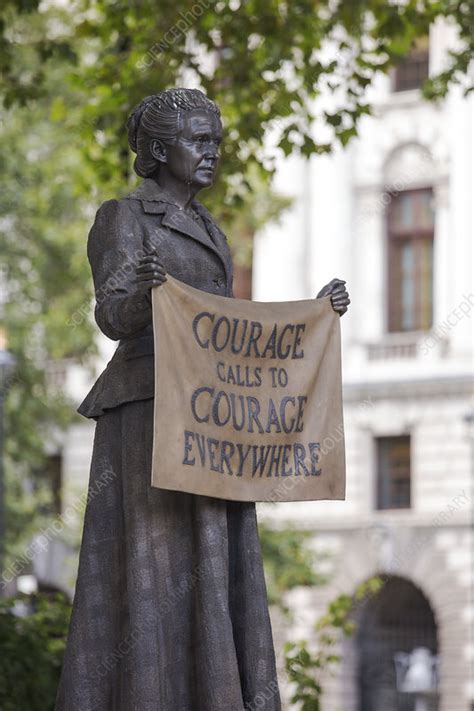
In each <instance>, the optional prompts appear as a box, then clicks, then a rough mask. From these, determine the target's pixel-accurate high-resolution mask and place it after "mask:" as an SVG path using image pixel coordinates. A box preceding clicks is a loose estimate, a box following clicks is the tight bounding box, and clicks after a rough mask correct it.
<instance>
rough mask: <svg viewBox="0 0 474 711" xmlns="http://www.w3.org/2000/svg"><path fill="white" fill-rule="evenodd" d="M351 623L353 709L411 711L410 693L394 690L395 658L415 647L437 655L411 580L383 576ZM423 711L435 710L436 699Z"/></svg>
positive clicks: (429, 616) (432, 622)
mask: <svg viewBox="0 0 474 711" xmlns="http://www.w3.org/2000/svg"><path fill="white" fill-rule="evenodd" d="M356 619H357V633H356V638H355V640H354V642H355V650H356V655H357V667H358V687H359V693H358V696H359V699H358V700H359V704H358V710H359V711H382V710H383V711H415V705H416V700H415V695H414V694H406V693H402V692H401V691H399V690H398V689H397V686H398V685H397V678H396V677H397V674H396V662H395V660H396V656H397V655H399V654H400V653H402V654H403V653H404V654H410V653H412V652H413V651H414V650H415V649H417V648H418V649H419V648H423V649H425V650H427V651H428V652H429V653H430V654H432V655H436V654H437V653H438V635H437V624H436V619H435V615H434V612H433V609H432V607H431V605H430V602H429V600H428V599H427V598H426V597H425V595H424V594H423V592H422V591H421V590H420V589H419V588H418V587H417V586H416V585H414V584H413V583H412V582H411V581H410V580H407V579H405V578H399V577H396V576H393V577H387V578H386V580H385V584H384V586H383V587H382V589H381V590H380V592H379V593H377V594H376V595H375V596H373V597H371V598H369V599H368V600H367V601H366V602H365V604H364V605H363V607H362V609H361V610H359V611H358V614H357V615H356ZM416 708H418V705H416ZM423 708H426V709H429V711H435V709H437V698H436V696H433V698H432V699H431V703H430V705H429V706H424V707H423Z"/></svg>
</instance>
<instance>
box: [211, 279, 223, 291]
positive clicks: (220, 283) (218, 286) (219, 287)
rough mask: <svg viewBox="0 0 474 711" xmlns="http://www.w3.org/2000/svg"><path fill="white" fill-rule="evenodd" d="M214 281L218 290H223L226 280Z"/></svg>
mask: <svg viewBox="0 0 474 711" xmlns="http://www.w3.org/2000/svg"><path fill="white" fill-rule="evenodd" d="M212 281H213V282H214V284H215V287H216V289H217V290H219V289H222V287H223V286H224V284H225V279H223V278H222V277H218V278H216V279H213V280H212Z"/></svg>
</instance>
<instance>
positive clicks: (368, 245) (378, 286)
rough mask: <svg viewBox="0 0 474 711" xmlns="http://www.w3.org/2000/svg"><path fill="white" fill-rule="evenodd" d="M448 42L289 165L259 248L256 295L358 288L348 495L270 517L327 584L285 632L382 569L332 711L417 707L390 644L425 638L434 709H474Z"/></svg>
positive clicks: (436, 37) (473, 304) (468, 246)
mask: <svg viewBox="0 0 474 711" xmlns="http://www.w3.org/2000/svg"><path fill="white" fill-rule="evenodd" d="M448 40H449V32H448V31H447V29H446V28H441V27H440V28H436V29H435V30H434V31H433V32H432V34H431V37H430V41H429V43H428V41H427V42H426V45H424V46H422V47H420V48H419V50H418V51H417V52H414V53H413V54H412V55H411V57H410V58H409V59H408V60H407V61H406V62H405V63H404V64H403V65H400V66H399V67H398V69H397V70H396V71H395V72H394V73H393V75H392V76H391V77H390V78H386V77H382V78H380V80H379V82H378V84H377V86H376V87H375V89H374V95H373V97H371V98H372V99H373V101H374V116H373V117H371V118H367V119H366V120H364V123H363V125H362V127H361V131H360V137H359V138H358V139H357V140H355V141H354V142H353V143H351V144H350V146H349V147H348V148H347V149H346V150H344V151H342V150H340V151H336V153H335V154H333V155H332V156H331V157H327V158H326V157H315V158H314V159H312V160H310V161H309V162H308V161H306V160H304V159H298V158H295V157H293V158H291V159H286V160H283V161H281V163H280V165H279V169H278V174H277V187H278V189H280V190H281V191H282V192H284V193H286V194H290V195H292V196H294V198H295V202H294V206H293V209H292V210H291V211H289V212H288V213H286V216H285V217H284V219H283V220H282V221H281V224H280V225H278V226H272V227H270V228H269V229H268V230H267V231H266V232H265V233H264V234H262V235H261V236H260V238H259V239H258V240H257V242H256V245H255V258H254V293H253V297H254V298H255V299H257V300H263V301H267V300H283V299H284V300H290V299H304V298H311V297H313V296H315V295H316V294H317V292H318V291H319V289H320V288H321V286H322V285H323V284H325V283H326V282H327V281H329V280H330V279H331V278H332V277H335V276H337V277H341V278H344V279H346V280H347V284H348V289H349V292H350V294H351V299H352V304H351V306H350V309H349V315H348V316H344V317H343V319H342V323H341V325H342V333H343V379H344V394H345V395H344V396H345V410H344V411H345V435H346V446H347V474H348V479H347V500H346V501H345V502H317V503H296V504H293V503H286V504H282V503H279V504H277V505H275V506H272V507H271V508H270V509H269V508H268V507H266V508H265V513H264V515H265V516H266V517H268V519H271V520H272V521H276V522H279V523H283V522H285V523H293V524H294V523H295V522H297V524H298V526H305V527H306V528H307V529H309V530H312V531H314V532H315V545H317V546H318V548H320V549H321V550H325V551H331V552H332V570H333V576H332V579H331V583H330V584H329V585H328V586H327V587H323V588H315V589H306V588H305V589H300V590H298V591H297V592H295V593H294V594H293V598H294V600H293V602H294V605H293V608H294V610H295V611H296V626H295V627H294V629H293V630H292V636H293V637H294V638H296V639H301V638H306V637H307V634H308V628H309V626H310V625H311V624H312V623H313V622H314V620H315V619H316V618H317V616H318V612H321V613H322V612H323V611H324V609H325V607H326V605H327V603H328V602H329V601H330V600H331V599H333V598H334V597H335V596H336V595H337V594H338V593H341V592H345V593H349V594H351V593H353V592H354V590H355V588H356V586H357V585H358V584H359V583H361V582H362V581H364V580H366V579H368V578H369V577H370V576H372V575H374V574H383V575H384V576H387V584H386V585H385V587H384V588H383V592H382V594H381V595H379V596H377V597H376V598H375V599H374V600H372V601H370V600H369V602H368V603H367V604H366V605H364V606H363V609H361V610H359V611H357V614H358V616H359V619H360V620H361V621H362V622H363V624H361V625H360V627H359V632H358V633H357V635H356V638H355V639H354V640H352V642H351V643H350V644H347V646H346V649H345V650H344V664H343V667H342V668H341V670H340V671H339V672H338V673H337V675H336V676H335V677H334V678H332V679H331V680H329V681H328V691H327V695H326V696H325V704H324V710H325V711H337V710H338V709H344V711H356V709H361V710H362V711H392V710H393V711H395V709H413V708H415V706H414V703H415V700H414V697H413V696H412V695H406V694H401V693H397V691H396V679H395V664H394V655H395V654H396V653H397V652H400V651H403V652H411V651H412V650H414V649H415V648H418V647H424V648H428V649H429V650H430V651H431V652H432V653H433V654H437V655H439V679H440V682H439V692H440V694H439V706H438V708H439V709H440V710H441V711H471V709H473V708H474V680H473V675H472V668H473V665H474V642H473V640H474V638H473V636H472V624H473V622H474V606H473V599H472V596H470V595H472V585H473V577H472V575H473V569H472V562H473V561H472V558H471V556H472V531H471V529H470V520H471V511H472V481H473V471H472V467H473V459H472V456H473V436H474V432H473V422H472V417H473V404H474V403H473V391H472V366H473V355H474V353H473V339H472V333H473V328H472V324H473V319H472V315H473V309H474V289H473V267H474V260H473V246H472V244H473V230H472V228H473V195H474V184H473V130H474V122H473V118H474V112H473V107H474V101H473V98H472V96H471V98H470V99H469V98H463V97H462V94H461V92H460V91H458V90H453V91H451V93H450V94H449V96H448V97H447V99H446V101H445V102H443V103H442V104H439V105H432V104H428V103H426V102H424V101H423V100H422V99H421V97H420V92H419V87H420V85H421V83H422V81H423V80H424V78H425V77H426V76H427V75H428V72H430V73H433V72H436V71H438V70H439V69H440V63H441V62H442V61H443V56H444V54H445V51H446V43H447V41H448ZM337 436H338V435H337V433H335V434H334V437H335V438H336V437H337ZM323 446H327V447H331V446H332V445H331V442H330V441H328V442H327V443H323ZM277 647H279V645H277ZM432 707H433V708H435V707H436V706H435V705H433V706H430V707H429V708H432ZM417 708H418V707H417ZM423 708H425V707H423ZM427 708H428V707H427Z"/></svg>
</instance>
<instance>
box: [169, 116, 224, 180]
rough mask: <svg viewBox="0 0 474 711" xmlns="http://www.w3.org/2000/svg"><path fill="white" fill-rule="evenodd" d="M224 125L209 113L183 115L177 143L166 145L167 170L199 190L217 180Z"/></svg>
mask: <svg viewBox="0 0 474 711" xmlns="http://www.w3.org/2000/svg"><path fill="white" fill-rule="evenodd" d="M221 140H222V125H221V122H220V120H219V118H218V117H217V116H216V115H215V114H213V113H210V112H207V111H204V110H199V111H192V112H190V113H187V114H184V117H183V119H182V127H181V131H180V132H179V134H178V137H177V139H176V142H175V143H174V145H171V146H169V145H167V146H166V164H167V167H168V171H169V172H170V173H171V174H172V175H173V176H174V177H175V178H177V179H178V180H180V181H182V182H184V183H187V184H188V185H192V186H194V187H195V188H198V189H199V190H200V189H201V188H207V187H209V186H210V185H212V183H213V182H214V178H215V175H216V170H217V165H218V162H219V146H220V143H221Z"/></svg>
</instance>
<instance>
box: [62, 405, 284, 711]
mask: <svg viewBox="0 0 474 711" xmlns="http://www.w3.org/2000/svg"><path fill="white" fill-rule="evenodd" d="M152 427H153V400H152V399H151V400H142V401H139V402H132V403H126V404H125V405H122V406H120V407H117V408H114V409H112V410H109V411H107V412H106V414H105V415H103V416H102V417H100V418H99V420H98V423H97V427H96V435H95V442H94V452H93V458H92V468H91V478H90V483H89V493H88V504H87V508H86V514H85V522H84V533H83V540H82V548H81V555H80V564H79V575H78V580H77V587H76V595H75V599H74V608H73V614H72V619H71V626H70V630H69V638H68V644H67V650H66V655H65V660H64V666H63V672H62V677H61V683H60V687H59V691H58V698H57V703H56V711H135V710H136V711H243V709H249V711H253V709H259V710H261V709H264V710H265V711H276V710H278V709H280V708H281V707H280V698H279V693H278V685H277V681H276V671H275V656H274V651H273V641H272V633H271V627H270V620H269V615H268V607H267V598H266V588H265V581H264V577H263V569H262V560H261V553H260V544H259V540H258V534H257V523H256V517H255V505H254V504H249V503H236V502H227V501H221V500H218V499H211V498H207V497H203V496H194V495H192V494H184V493H181V492H173V491H165V490H160V489H155V488H152V487H151V486H150V472H151V454H152ZM169 446H170V447H172V446H174V443H173V442H169Z"/></svg>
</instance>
